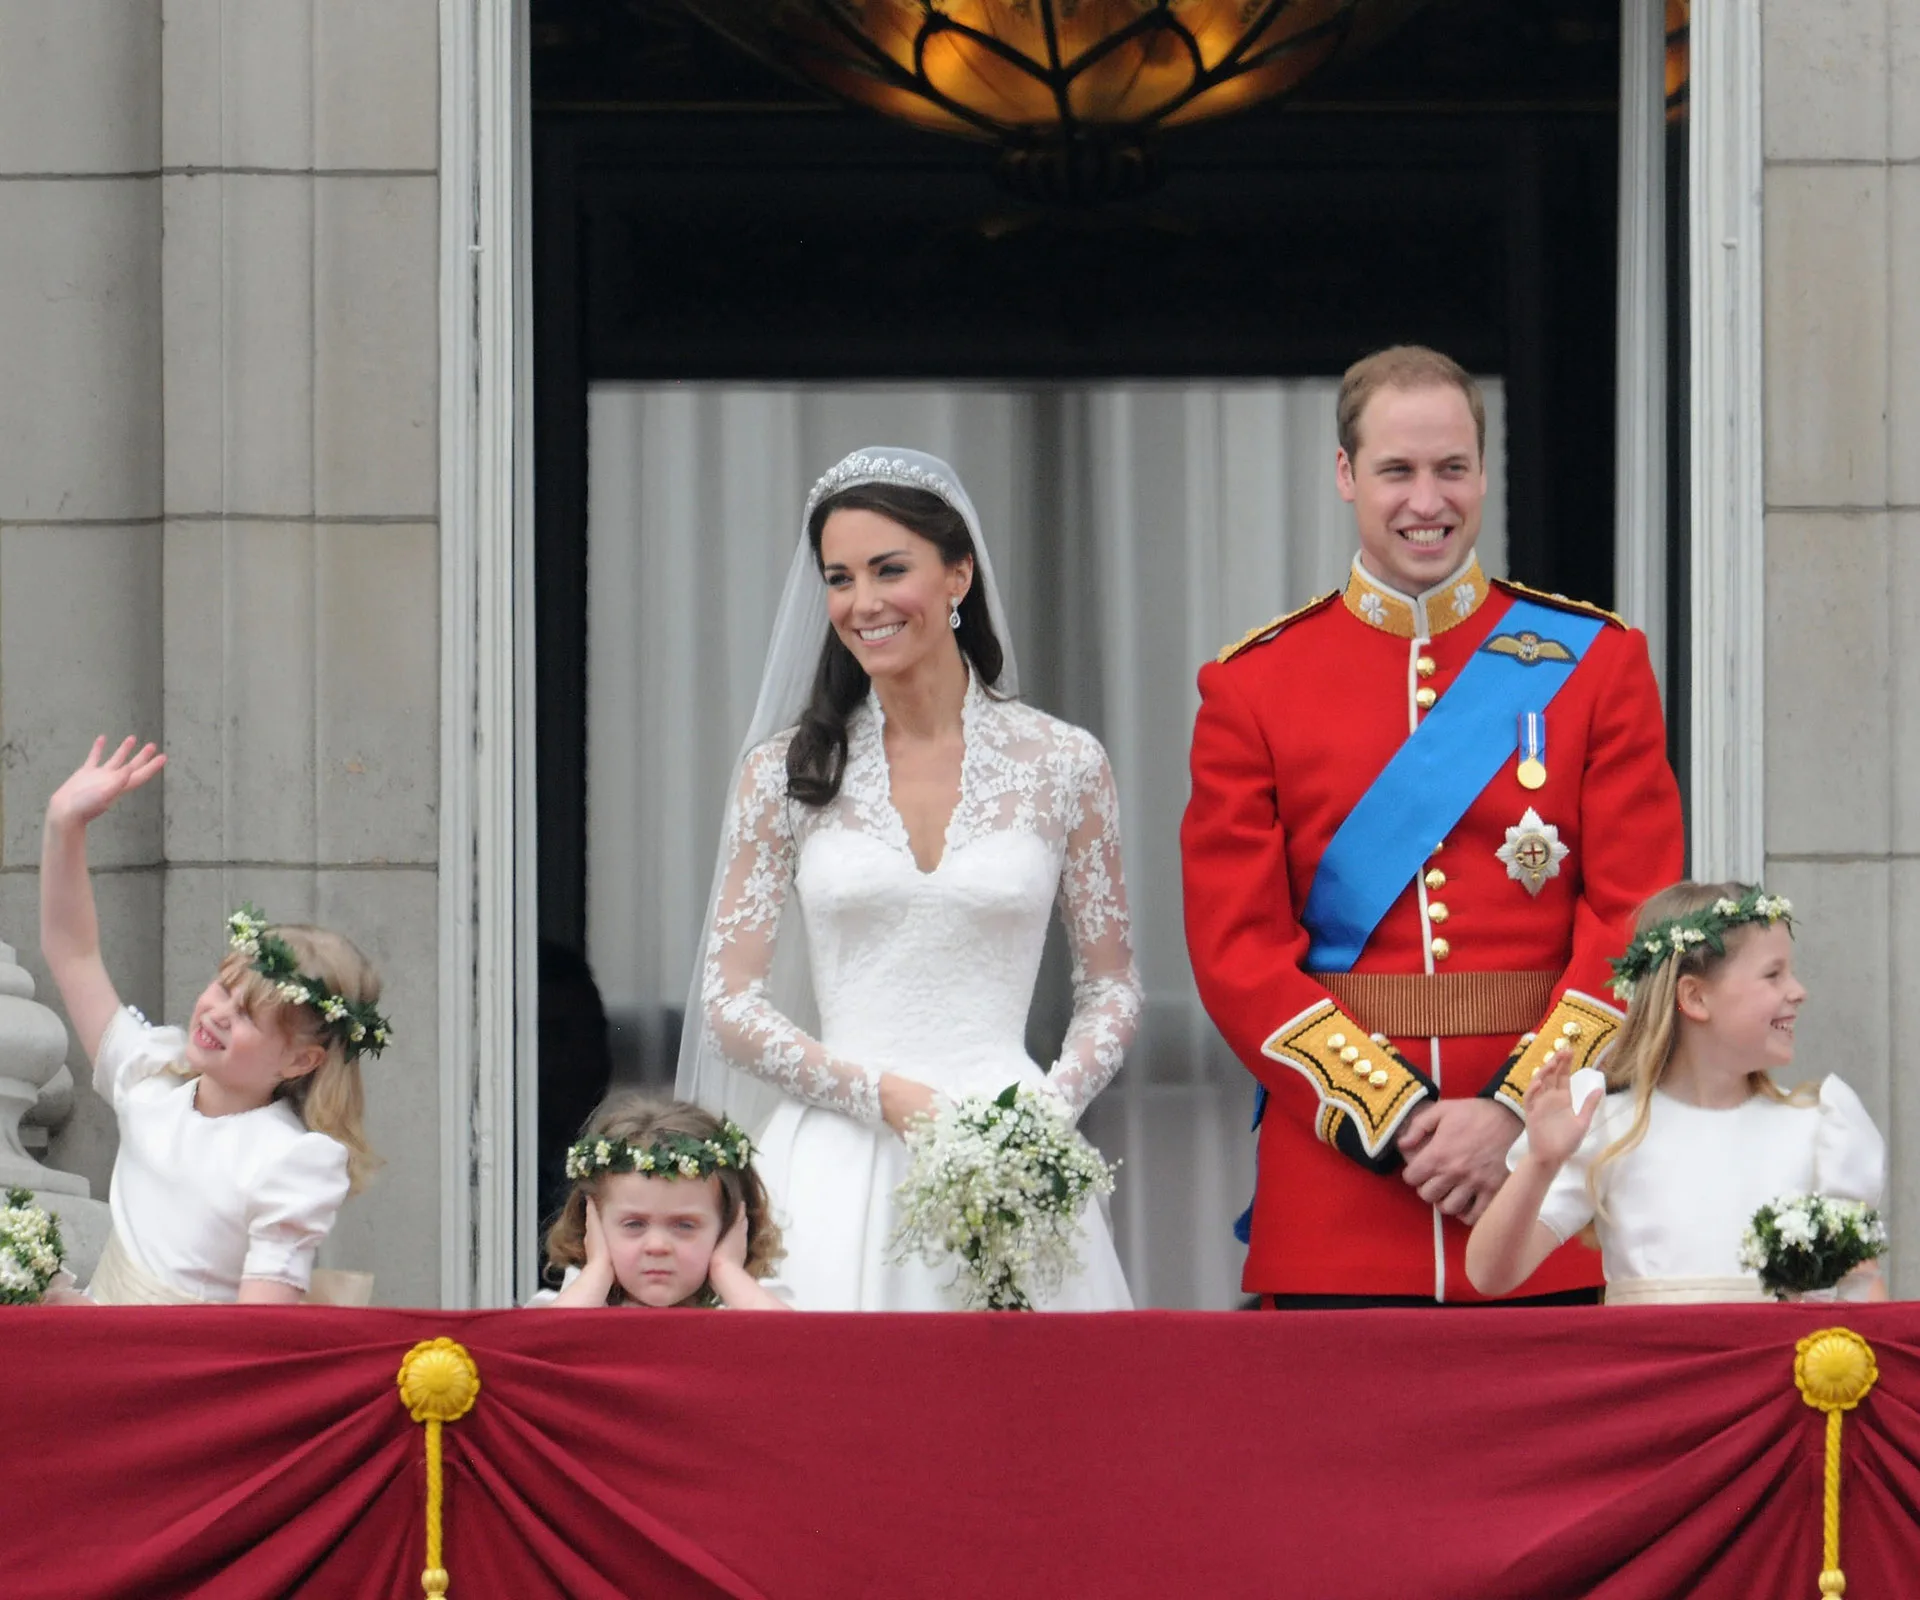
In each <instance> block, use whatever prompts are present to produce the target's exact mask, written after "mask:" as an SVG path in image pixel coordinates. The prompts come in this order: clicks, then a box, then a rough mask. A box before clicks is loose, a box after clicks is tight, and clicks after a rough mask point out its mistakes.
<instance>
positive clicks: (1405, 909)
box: [1181, 562, 1682, 1300]
mask: <svg viewBox="0 0 1920 1600" xmlns="http://www.w3.org/2000/svg"><path fill="white" fill-rule="evenodd" d="M1523 595H1525V597H1526V598H1528V599H1530V600H1532V601H1533V602H1535V603H1536V604H1544V605H1546V606H1548V607H1550V608H1553V610H1554V612H1555V613H1556V614H1559V615H1562V616H1566V617H1569V618H1578V617H1585V618H1588V619H1591V618H1593V617H1596V616H1598V617H1604V618H1606V619H1607V620H1606V623H1605V625H1604V626H1602V627H1601V628H1600V629H1599V632H1598V634H1597V635H1596V636H1595V637H1594V638H1593V640H1592V642H1591V644H1590V645H1589V646H1588V647H1587V648H1586V651H1585V654H1584V656H1582V657H1581V658H1580V659H1579V662H1578V665H1577V666H1575V667H1574V669H1573V671H1572V674H1571V676H1570V677H1568V678H1567V679H1566V681H1565V684H1564V686H1563V687H1562V688H1561V689H1560V690H1559V692H1558V693H1557V694H1556V695H1555V696H1554V697H1553V699H1552V700H1551V703H1550V704H1549V705H1548V707H1547V709H1546V711H1545V713H1544V716H1543V719H1542V721H1543V723H1544V727H1543V728H1540V729H1537V730H1535V732H1534V735H1527V734H1526V733H1525V731H1524V730H1523V731H1522V733H1521V735H1520V736H1517V738H1516V744H1515V749H1514V753H1513V756H1512V757H1511V758H1510V759H1507V760H1505V761H1504V762H1503V764H1502V766H1501V768H1500V770H1499V772H1498V773H1497V774H1496V776H1495V777H1494V778H1493V779H1492V781H1491V782H1489V783H1488V784H1487V785H1486V787H1485V788H1484V790H1482V791H1481V792H1480V793H1479V794H1478V795H1477V796H1476V797H1475V798H1474V799H1473V800H1472V801H1471V803H1470V804H1469V805H1468V807H1467V809H1466V812H1465V815H1464V816H1462V817H1461V819H1460V821H1459V822H1458V823H1457V824H1456V825H1454V826H1453V827H1452V828H1451V829H1450V830H1448V832H1447V834H1446V837H1445V838H1444V839H1441V838H1436V839H1434V840H1433V841H1432V850H1431V854H1430V856H1429V857H1428V859H1427V860H1426V861H1425V862H1424V864H1423V865H1422V866H1421V868H1420V869H1419V871H1418V874H1417V875H1416V876H1415V877H1414V879H1413V880H1412V881H1411V882H1408V883H1407V884H1406V887H1405V889H1404V892H1402V893H1400V894H1399V896H1398V898H1397V899H1396V900H1394V901H1393V903H1392V905H1391V907H1390V909H1388V910H1387V912H1386V914H1385V916H1384V917H1383V918H1382V919H1381V920H1380V922H1379V923H1378V925H1377V926H1376V927H1375V928H1374V929H1373V931H1372V933H1371V934H1370V936H1368V937H1367V938H1366V941H1365V944H1364V946H1363V948H1361V950H1360V952H1359V954H1358V957H1357V958H1356V959H1355V960H1353V962H1352V965H1351V968H1350V969H1349V970H1345V971H1334V972H1315V971H1312V970H1309V963H1308V959H1307V956H1308V946H1309V933H1308V930H1307V928H1306V927H1305V926H1304V925H1303V923H1302V921H1301V911H1302V909H1303V908H1304V907H1305V905H1306V902H1307V897H1308V894H1309V891H1310V889H1311V887H1312V885H1313V882H1314V877H1315V873H1316V871H1317V870H1318V868H1319V866H1320V863H1321V860H1322V856H1323V854H1324V853H1325V852H1326V850H1327V847H1328V844H1329V842H1330V841H1331V840H1332V839H1333V837H1334V835H1335V834H1336V832H1338V831H1339V830H1340V828H1341V827H1342V824H1343V823H1345V822H1346V820H1347V818H1348V815H1349V813H1351V812H1352V811H1353V810H1354V808H1355V805H1356V803H1357V802H1358V801H1359V800H1360V798H1361V796H1362V795H1363V794H1365V793H1366V792H1367V791H1368V789H1369V788H1370V786H1371V785H1372V784H1373V783H1374V781H1375V779H1376V777H1377V776H1378V775H1379V774H1380V773H1381V771H1382V769H1383V768H1385V767H1386V766H1387V764H1388V762H1389V760H1390V759H1391V758H1392V757H1393V756H1394V754H1395V752H1396V751H1397V750H1398V749H1399V747H1400V746H1401V745H1402V744H1403V743H1405V742H1406V741H1407V740H1408V738H1409V736H1410V734H1411V733H1412V732H1413V731H1414V730H1415V729H1416V728H1417V727H1419V725H1420V724H1421V721H1422V719H1423V718H1424V717H1425V716H1426V715H1427V714H1428V712H1429V711H1430V710H1431V709H1432V708H1433V707H1434V706H1436V705H1438V704H1441V703H1443V702H1444V699H1445V696H1446V695H1447V693H1448V690H1449V688H1450V687H1451V686H1452V685H1453V684H1454V682H1455V681H1456V680H1457V679H1458V678H1459V676H1460V674H1461V673H1462V672H1463V671H1464V670H1465V668H1466V666H1467V664H1468V662H1469V661H1470V660H1471V659H1472V658H1473V657H1474V655H1475V654H1476V652H1480V651H1482V650H1483V649H1484V648H1488V647H1490V648H1491V649H1492V650H1494V651H1496V652H1506V653H1509V654H1511V653H1515V652H1519V651H1523V650H1530V649H1536V650H1537V649H1545V650H1548V651H1549V652H1550V651H1551V649H1552V648H1553V641H1552V640H1551V639H1550V638H1549V639H1547V640H1546V642H1545V644H1544V645H1543V644H1542V643H1541V642H1540V639H1539V637H1538V635H1536V634H1532V633H1528V634H1525V635H1515V636H1514V637H1512V638H1509V637H1507V636H1506V635H1504V634H1503V632H1502V627H1501V624H1502V618H1503V617H1504V616H1505V614H1506V613H1507V612H1508V610H1509V609H1510V608H1511V607H1512V606H1513V605H1514V604H1515V603H1516V600H1517V599H1518V598H1520V597H1521V596H1523ZM1534 615H1535V616H1536V617H1537V615H1538V613H1537V612H1536V613H1534ZM1590 625H1591V623H1590V622H1589V626H1590ZM1200 692H1201V699H1202V705H1201V710H1200V714H1199V718H1198V721H1197V723H1196V725H1195V729H1194V737H1193V798H1192V802H1191V804H1190V805H1189V807H1188V811H1187V816H1186V820H1185V823H1184V824H1183V827H1182V833H1181V842H1182V854H1183V858H1184V863H1185V875H1186V919H1187V938H1188V945H1189V949H1190V952H1191V955H1192V958H1193V967H1194V972H1195V975H1196V977H1197V979H1198V982H1199V987H1200V994H1201V998H1202V1000H1203V1001H1204V1003H1205V1005H1206V1007H1207V1010H1208V1012H1209V1013H1210V1014H1211V1016H1212V1017H1213V1020H1214V1022H1215V1024H1216V1025H1217V1026H1218V1027H1219V1028H1220V1030H1221V1032H1222V1033H1223V1034H1224V1035H1225V1036H1226V1039H1227V1042H1228V1043H1229V1044H1230V1045H1231V1046H1232V1048H1233V1050H1234V1052H1235V1054H1236V1055H1237V1056H1238V1057H1239V1058H1240V1060H1241V1061H1242V1062H1244V1063H1245V1064H1246V1066H1247V1067H1248V1069H1249V1070H1250V1071H1251V1072H1252V1073H1253V1074H1254V1076H1255V1077H1256V1078H1257V1079H1259V1081H1260V1083H1261V1084H1262V1085H1263V1086H1264V1087H1265V1088H1266V1089H1267V1090H1268V1091H1269V1093H1270V1095H1271V1100H1270V1102H1269V1103H1268V1106H1267V1111H1266V1115H1265V1117H1264V1120H1263V1122H1262V1124H1261V1128H1260V1134H1259V1156H1258V1159H1259V1181H1258V1186H1257V1189H1256V1195H1255V1201H1254V1208H1253V1212H1252V1218H1251V1239H1250V1246H1249V1251H1248V1255H1247V1264H1246V1272H1245V1276H1244V1280H1243V1284H1244V1287H1245V1288H1246V1289H1247V1290H1248V1291H1249V1292H1253V1293H1262V1294H1302V1295H1342V1294H1359V1295H1417V1296H1428V1295H1430V1296H1433V1297H1434V1298H1436V1299H1441V1300H1470V1299H1475V1298H1478V1297H1477V1296H1476V1295H1475V1294H1474V1291H1473V1289H1472V1288H1471V1286H1470V1285H1469V1284H1468V1282H1467V1277H1466V1272H1465V1265H1464V1252H1465V1247H1466V1235H1467V1230H1466V1228H1465V1227H1463V1226H1461V1225H1460V1224H1459V1223H1458V1222H1456V1221H1454V1220H1452V1219H1451V1218H1447V1217H1443V1216H1442V1215H1441V1213H1440V1211H1439V1210H1438V1208H1436V1207H1434V1206H1431V1205H1428V1204H1426V1203H1424V1202H1423V1201H1422V1200H1421V1199H1420V1197H1419V1196H1418V1194H1416V1193H1415V1192H1414V1191H1413V1190H1412V1189H1411V1188H1409V1187H1408V1186H1407V1185H1406V1184H1405V1183H1403V1182H1402V1181H1401V1180H1400V1178H1399V1177H1398V1176H1397V1175H1396V1174H1397V1169H1398V1167H1399V1166H1400V1160H1399V1155H1398V1152H1397V1150H1396V1149H1395V1147H1394V1139H1395V1138H1396V1136H1397V1135H1398V1133H1399V1131H1400V1129H1401V1127H1402V1126H1403V1124H1404V1122H1405V1119H1406V1118H1407V1117H1408V1116H1409V1115H1410V1114H1411V1113H1412V1112H1413V1111H1414V1110H1415V1109H1416V1108H1417V1107H1418V1106H1420V1105H1421V1104H1423V1103H1425V1102H1426V1101H1427V1100H1428V1099H1429V1098H1430V1097H1432V1096H1434V1095H1439V1096H1442V1097H1445V1098H1447V1099H1453V1098H1455V1097H1459V1096H1468V1095H1483V1096H1491V1097H1494V1098H1496V1099H1498V1100H1499V1101H1501V1102H1503V1103H1505V1104H1506V1105H1508V1106H1509V1107H1510V1108H1512V1109H1513V1110H1514V1112H1515V1116H1516V1121H1515V1131H1516V1132H1517V1131H1518V1128H1519V1122H1518V1110H1519V1100H1520V1096H1521V1095H1522V1094H1523V1093H1524V1092H1525V1087H1526V1084H1527V1082H1528V1080H1529V1079H1530V1077H1531V1076H1532V1073H1533V1071H1534V1070H1535V1068H1536V1067H1537V1066H1538V1065H1539V1064H1540V1062H1541V1061H1543V1060H1544V1059H1545V1058H1546V1056H1547V1054H1548V1052H1549V1051H1550V1049H1551V1048H1552V1046H1553V1045H1554V1044H1555V1043H1557V1042H1560V1041H1562V1040H1564V1041H1567V1042H1568V1043H1570V1044H1571V1045H1572V1046H1573V1051H1574V1058H1575V1059H1574V1064H1575V1065H1576V1066H1579V1065H1584V1064H1586V1063H1587V1062H1589V1061H1591V1060H1592V1059H1593V1058H1594V1056H1595V1055H1596V1054H1597V1053H1598V1052H1599V1051H1600V1050H1601V1049H1602V1047H1603V1046H1605V1045H1606V1044H1607V1042H1608V1041H1609V1040H1610V1039H1611V1037H1612V1035H1613V1034H1614V1032H1615V1031H1616V1030H1617V1028H1618V1025H1619V1022H1620V1013H1619V1011H1618V1010H1617V1009H1616V1008H1615V1007H1614V1005H1613V1004H1612V997H1611V994H1610V991H1609V989H1608V987H1607V984H1608V979H1609V977H1610V972H1609V968H1608V959H1609V957H1611V956H1614V955H1617V954H1618V953H1619V952H1620V950H1621V949H1622V948H1624V946H1625V944H1626V941H1627V938H1628V935H1629V933H1630V930H1631V925H1632V920H1633V916H1634V913H1635V911H1636V910H1637V908H1638V907H1639V905H1640V903H1641V902H1642V901H1643V900H1645V899H1646V898H1647V896H1649V895H1651V894H1652V893H1654V892H1655V891H1656V890H1658V889H1660V888H1663V887H1664V886H1665V885H1667V884H1668V883H1671V882H1672V881H1674V880H1675V879H1676V878H1678V877H1679V876H1680V873H1681V838H1682V835H1681V824H1680V813H1679V796H1678V791H1677V789H1676V786H1675V784H1674V780H1673V774H1672V772H1671V770H1670V769H1669V767H1668V765H1667V760H1666V754H1665V737H1664V733H1663V722H1662V717H1661V710H1660V701H1659V694H1658V690H1657V687H1656V685H1655V683H1654V678H1653V673H1652V670H1651V667H1650V665H1649V662H1648V657H1647V648H1646V640H1645V638H1644V636H1643V635H1641V634H1640V633H1638V632H1635V631H1633V630H1631V629H1629V628H1627V627H1625V626H1624V625H1623V624H1621V623H1620V622H1619V620H1618V619H1617V618H1612V617H1611V616H1609V615H1608V614H1607V613H1603V612H1597V611H1596V610H1595V609H1594V608H1591V607H1585V606H1579V605H1577V604H1575V603H1574V602H1570V601H1565V600H1562V599H1559V598H1557V597H1548V596H1540V595H1532V594H1529V593H1527V592H1525V591H1521V590H1520V589H1518V587H1517V586H1512V585H1507V584H1504V583H1489V582H1488V581H1487V579H1486V578H1485V577H1484V576H1483V575H1482V573H1481V571H1480V568H1479V565H1478V563H1477V562H1474V563H1471V564H1470V565H1469V566H1468V567H1466V568H1465V569H1464V570H1463V571H1461V572H1459V573H1456V574H1455V575H1454V576H1453V577H1452V578H1450V579H1449V580H1448V581H1447V582H1446V583H1444V584H1442V585H1441V586H1440V587H1439V588H1437V589H1435V590H1432V591H1430V592H1429V593H1427V594H1425V595H1423V596H1418V597H1409V596H1406V595H1403V594H1400V593H1398V592H1396V591H1395V590H1393V589H1391V588H1388V587H1387V586H1385V585H1384V584H1381V583H1378V582H1376V581H1374V580H1373V579H1372V578H1371V576H1370V575H1369V574H1368V573H1366V572H1365V571H1364V569H1362V568H1361V567H1360V565H1359V564H1358V563H1356V566H1355V569H1354V573H1353V577H1352V579H1351V581H1350V582H1349V583H1348V586H1347V588H1346V590H1345V592H1344V593H1343V594H1336V595H1327V596H1324V597H1322V598H1321V599H1320V600H1317V601H1315V602H1314V603H1313V604H1311V605H1309V606H1307V607H1305V608H1303V609H1302V610H1301V611H1298V612H1295V613H1293V614H1292V615H1291V616H1289V617H1286V618H1282V619H1281V620H1279V621H1277V622H1275V623H1272V624H1269V625H1268V627H1266V628H1265V629H1262V630H1258V631H1257V632H1256V633H1254V634H1252V635H1250V636H1249V637H1248V638H1247V639H1245V640H1243V641H1241V643H1240V644H1239V645H1237V646H1235V647H1233V648H1232V649H1230V650H1227V651H1224V652H1222V655H1221V657H1220V659H1219V661H1218V662H1216V663H1213V664H1210V665H1208V666H1207V667H1205V668H1203V669H1202V671H1201V674H1200ZM1530 736H1538V737H1539V740H1540V745H1541V747H1540V748H1539V749H1538V750H1537V751H1536V752H1535V754H1536V756H1537V759H1538V761H1539V764H1540V766H1541V767H1543V768H1544V781H1542V782H1539V783H1538V785H1537V786H1529V785H1530V784H1531V783H1532V781H1533V780H1534V779H1536V778H1538V777H1540V773H1539V772H1538V771H1537V770H1531V769H1530V770H1527V771H1525V772H1523V771H1522V770H1521V767H1520V762H1521V760H1522V759H1523V758H1524V756H1525V755H1526V753H1527V747H1526V746H1525V745H1524V744H1523V739H1524V738H1526V737H1530ZM1523 779H1525V780H1527V781H1525V782H1523ZM1599 1281H1600V1272H1599V1257H1598V1256H1597V1255H1596V1254H1594V1253H1593V1252H1591V1251H1589V1250H1587V1249H1585V1248H1584V1247H1582V1246H1580V1245H1578V1244H1572V1245H1568V1246H1567V1247H1565V1248H1563V1249H1562V1250H1560V1251H1559V1252H1557V1253H1556V1254H1555V1255H1554V1256H1553V1257H1551V1258H1550V1259H1549V1260H1548V1262H1547V1264H1546V1265H1545V1266H1543V1267H1542V1268H1541V1270H1540V1272H1539V1273H1538V1274H1536V1275H1535V1277H1534V1278H1532V1279H1531V1280H1529V1282H1528V1283H1527V1285H1526V1292H1527V1293H1528V1294H1540V1293H1549V1292H1554V1291H1559V1290H1567V1289H1574V1288H1580V1287H1586V1286H1591V1285H1594V1284H1597V1283H1598V1282H1599Z"/></svg>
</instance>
